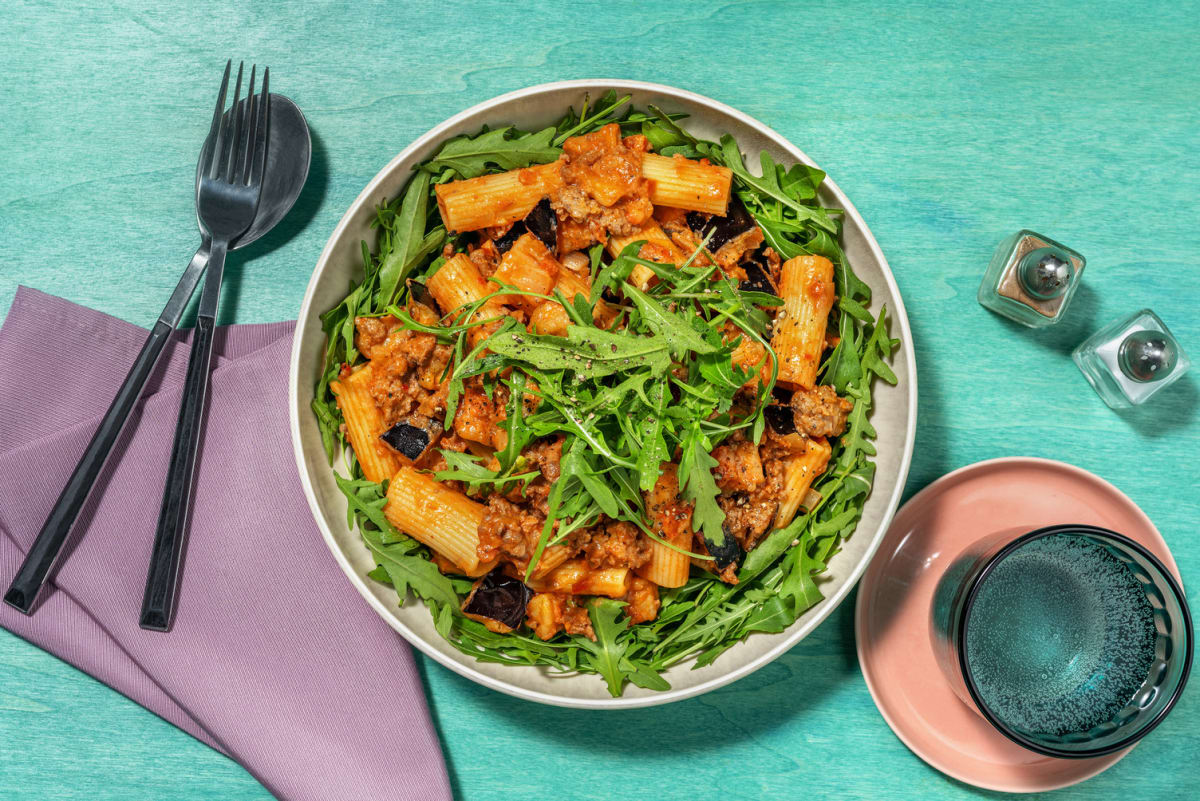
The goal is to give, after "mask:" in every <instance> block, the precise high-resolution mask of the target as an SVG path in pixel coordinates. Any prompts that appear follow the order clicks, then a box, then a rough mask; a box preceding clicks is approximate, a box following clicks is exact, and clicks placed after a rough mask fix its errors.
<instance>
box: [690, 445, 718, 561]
mask: <svg viewBox="0 0 1200 801" xmlns="http://www.w3.org/2000/svg"><path fill="white" fill-rule="evenodd" d="M688 444H689V445H690V446H691V448H690V450H689V451H687V452H685V454H684V456H683V458H681V459H680V461H679V495H680V497H681V498H683V499H684V500H686V501H691V503H692V527H693V528H694V529H695V530H697V531H702V532H704V537H705V538H706V539H708V540H710V541H712V542H713V543H715V544H717V545H720V544H721V543H724V542H725V529H724V527H723V524H724V523H725V512H724V511H722V510H721V507H720V506H719V505H718V504H717V496H718V495H719V494H720V490H718V489H717V482H716V481H715V480H714V479H713V476H712V469H713V468H714V467H716V466H717V460H716V459H714V458H713V457H712V454H710V453H709V452H708V451H706V450H704V446H703V445H702V443H701V441H700V439H699V438H695V437H693V438H691V439H689V441H688ZM689 456H690V458H689Z"/></svg>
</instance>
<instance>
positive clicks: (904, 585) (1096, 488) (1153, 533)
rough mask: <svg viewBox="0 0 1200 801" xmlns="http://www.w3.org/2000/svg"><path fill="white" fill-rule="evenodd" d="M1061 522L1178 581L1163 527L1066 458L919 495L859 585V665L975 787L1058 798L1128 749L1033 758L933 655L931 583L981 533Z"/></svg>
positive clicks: (1000, 470)
mask: <svg viewBox="0 0 1200 801" xmlns="http://www.w3.org/2000/svg"><path fill="white" fill-rule="evenodd" d="M1056 523H1090V524H1092V525H1098V526H1103V527H1105V528H1110V529H1113V530H1114V531H1118V532H1120V533H1122V534H1125V535H1127V536H1129V537H1131V538H1132V539H1134V540H1137V541H1138V542H1139V543H1141V544H1142V545H1144V546H1146V547H1147V548H1148V549H1149V550H1150V551H1152V552H1153V553H1154V554H1155V555H1156V556H1158V558H1159V559H1161V560H1162V562H1163V564H1164V565H1166V566H1167V568H1168V569H1169V570H1170V571H1171V572H1172V573H1173V574H1174V575H1175V576H1176V577H1178V576H1179V568H1178V567H1176V565H1175V560H1174V559H1172V558H1171V552H1170V551H1169V550H1168V549H1167V544H1166V542H1164V541H1163V538H1162V535H1161V534H1159V533H1158V529H1156V528H1155V527H1154V524H1153V523H1151V522H1150V519H1149V518H1148V517H1146V515H1145V514H1144V513H1143V512H1142V510H1141V509H1139V508H1138V507H1137V506H1136V505H1135V504H1134V503H1133V501H1131V500H1129V498H1127V497H1126V496H1125V495H1124V493H1122V492H1121V491H1120V490H1118V489H1117V488H1116V487H1114V486H1113V485H1112V484H1109V483H1108V482H1107V481H1104V480H1103V479H1101V478H1098V477H1097V476H1094V475H1092V474H1091V473H1089V472H1087V471H1086V470H1082V469H1080V468H1078V467H1072V466H1071V465H1068V464H1063V463H1062V462H1054V461H1050V460H1048V459H1028V458H1007V459H992V460H990V461H986V462H979V463H977V464H973V465H969V466H967V467H963V468H960V469H958V470H955V471H954V472H952V473H949V474H947V475H945V476H942V477H941V478H940V479H938V480H937V481H935V482H933V483H932V484H930V485H929V486H928V487H926V488H925V489H923V490H921V491H920V492H919V493H917V494H916V495H914V496H913V497H912V498H911V499H910V500H909V501H908V503H906V504H905V505H904V507H903V508H902V509H901V510H900V511H899V512H898V513H897V514H896V517H895V519H894V520H893V521H892V525H891V527H890V528H889V529H888V532H887V534H886V536H885V537H884V539H883V543H882V544H881V545H880V546H879V551H878V553H877V554H876V555H875V558H874V559H873V560H872V562H871V565H870V567H868V568H867V572H866V574H865V575H864V576H863V578H862V583H861V584H860V585H859V588H858V607H857V609H856V610H855V637H856V639H857V641H858V661H859V664H860V665H862V671H863V676H864V677H865V678H866V680H867V688H868V689H869V690H870V691H871V696H872V697H873V698H874V699H875V705H876V706H877V707H879V711H880V713H881V714H882V715H883V719H884V720H886V721H887V723H888V725H889V726H891V727H892V731H894V732H895V733H896V736H897V737H899V738H900V740H901V741H902V742H903V743H904V744H905V745H907V746H908V747H909V748H910V749H912V751H913V753H915V754H916V755H917V756H919V757H920V758H921V759H923V760H925V761H926V762H928V763H929V764H930V765H932V766H933V767H935V768H937V769H938V770H940V771H941V772H942V773H945V774H947V775H949V776H953V777H954V778H956V779H958V780H959V781H962V782H966V783H967V784H971V785H974V786H976V787H981V788H984V789H988V790H1001V791H1005V792H1013V793H1029V792H1039V791H1045V790H1054V789H1057V788H1059V787H1066V786H1067V785H1070V784H1075V783H1076V782H1081V781H1083V780H1084V779H1087V778H1090V777H1092V776H1095V775H1096V774H1097V773H1100V772H1101V771H1103V770H1104V769H1106V768H1108V767H1109V766H1110V765H1113V764H1115V763H1116V762H1117V760H1119V759H1120V758H1121V757H1123V756H1125V754H1127V753H1129V751H1130V749H1126V750H1124V751H1120V752H1117V753H1115V754H1109V755H1107V756H1103V757H1096V758H1094V759H1054V758H1050V757H1045V756H1041V755H1040V754H1035V753H1034V752H1032V751H1027V750H1026V749H1024V748H1021V747H1020V746H1019V745H1017V744H1016V743H1014V742H1012V741H1011V740H1009V739H1007V738H1006V737H1004V736H1003V735H1002V734H1000V733H999V732H998V731H996V730H995V729H993V728H992V727H991V726H990V725H989V724H988V722H987V721H985V720H984V719H983V718H982V717H981V716H980V715H979V714H978V713H977V712H975V711H974V710H973V709H970V708H968V707H967V706H966V705H965V704H963V702H962V701H960V700H959V698H958V696H956V695H955V694H954V691H953V690H951V689H950V685H949V683H948V682H947V680H946V679H945V676H944V674H943V673H942V672H941V669H940V668H939V667H938V664H937V662H936V661H935V658H934V654H933V648H932V646H931V644H930V606H931V604H932V601H933V591H934V587H935V585H936V584H937V582H938V580H939V579H940V578H941V576H942V573H943V572H944V571H945V569H946V567H947V566H948V565H949V564H951V563H952V562H953V561H954V559H955V558H956V557H957V556H958V555H959V554H960V553H961V552H962V551H963V550H964V549H965V547H966V546H967V545H969V544H970V543H971V542H972V540H973V539H974V536H975V535H983V534H987V533H990V532H993V531H998V530H1001V529H1005V528H1010V527H1017V526H1025V527H1027V528H1028V529H1030V530H1033V529H1036V528H1041V527H1042V526H1049V525H1054V524H1056Z"/></svg>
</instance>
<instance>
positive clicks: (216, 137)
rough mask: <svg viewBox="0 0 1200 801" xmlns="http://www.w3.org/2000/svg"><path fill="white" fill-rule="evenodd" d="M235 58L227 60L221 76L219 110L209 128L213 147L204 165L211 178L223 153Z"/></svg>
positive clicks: (218, 96) (218, 97) (205, 172)
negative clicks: (227, 93) (225, 121)
mask: <svg viewBox="0 0 1200 801" xmlns="http://www.w3.org/2000/svg"><path fill="white" fill-rule="evenodd" d="M232 66H233V59H229V60H228V61H226V62H225V76H224V77H223V78H221V91H220V92H219V93H218V94H217V110H216V111H214V112H213V120H212V126H211V127H210V128H209V130H208V138H209V141H211V142H212V149H211V150H210V151H209V153H208V161H207V162H206V163H205V165H204V174H205V175H207V176H209V177H210V178H212V177H214V176H216V168H217V163H218V159H219V158H220V155H219V154H220V153H221V129H222V128H223V127H224V126H223V123H224V119H225V117H224V114H225V93H226V92H227V91H228V90H229V70H230V68H231V67H232Z"/></svg>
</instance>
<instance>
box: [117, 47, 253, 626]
mask: <svg viewBox="0 0 1200 801" xmlns="http://www.w3.org/2000/svg"><path fill="white" fill-rule="evenodd" d="M231 67H232V62H229V63H227V64H226V65H225V75H224V77H223V78H222V80H221V91H220V94H219V95H218V97H217V107H216V111H215V112H214V113H213V121H212V133H211V136H210V139H211V141H212V143H213V145H212V151H211V152H210V153H209V162H208V164H207V165H206V166H205V167H204V168H203V169H202V173H203V175H202V177H201V180H200V189H199V192H198V194H197V196H196V210H197V216H198V217H199V219H200V225H201V227H203V228H204V230H205V232H206V233H207V234H208V236H209V238H210V240H211V242H210V245H209V257H208V274H207V275H206V276H205V279H204V289H203V290H202V291H201V294H200V307H199V311H198V313H197V316H196V329H195V331H194V333H193V338H192V352H191V356H190V359H189V361H188V369H187V378H186V381H185V383H184V388H183V398H182V400H181V403H180V407H179V420H178V422H177V424H176V428H175V441H174V444H173V445H172V448H171V461H170V465H169V467H168V471H167V482H166V486H165V487H164V489H163V499H162V508H161V509H160V511H159V517H158V527H157V529H156V531H155V534H154V551H153V553H152V555H151V557H150V569H149V572H148V574H147V576H146V592H145V595H144V596H143V599H142V612H141V620H140V625H141V627H142V628H144V629H150V630H153V631H169V630H170V628H171V623H172V621H173V619H174V615H175V606H176V598H177V594H178V585H179V568H180V565H181V564H182V560H183V551H184V543H185V541H186V538H187V530H188V524H189V518H190V512H191V500H192V484H193V479H194V475H195V468H196V453H197V451H198V450H199V445H200V434H201V429H202V426H203V421H204V407H205V403H206V401H207V399H208V381H209V374H210V371H211V366H212V348H213V334H214V331H215V329H216V317H217V303H218V300H219V298H220V294H221V278H222V274H223V272H224V267H225V254H226V253H227V252H228V250H229V245H230V243H231V242H233V241H235V240H236V239H237V238H238V237H239V236H241V235H242V234H243V233H245V232H246V229H248V228H249V227H250V224H251V223H252V222H253V221H254V214H255V212H256V211H257V209H258V201H259V196H260V194H261V189H262V176H263V171H264V170H265V168H266V156H267V153H266V151H267V129H268V126H269V125H270V108H271V104H270V101H269V97H270V94H269V93H270V88H269V81H270V70H269V69H264V70H263V77H262V88H261V90H260V92H259V94H258V97H257V99H256V98H255V95H254V80H255V72H256V68H255V67H252V68H251V70H250V83H249V87H248V90H247V93H246V98H245V99H244V100H240V94H241V88H242V68H243V65H241V64H239V65H238V73H237V82H236V84H235V86H234V92H233V105H232V106H231V107H230V109H229V111H228V112H226V111H225V98H226V94H227V92H228V89H229V75H230V70H231Z"/></svg>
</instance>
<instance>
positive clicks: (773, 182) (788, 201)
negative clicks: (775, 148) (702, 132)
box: [721, 134, 837, 233]
mask: <svg viewBox="0 0 1200 801" xmlns="http://www.w3.org/2000/svg"><path fill="white" fill-rule="evenodd" d="M721 151H722V153H724V156H725V166H727V167H729V169H731V170H733V174H734V175H735V176H737V178H738V180H740V181H741V182H742V183H743V184H745V185H746V186H748V187H750V188H751V189H754V190H755V191H757V192H759V193H760V194H762V195H766V196H767V197H769V198H772V199H774V200H776V201H778V202H779V203H782V204H783V205H784V206H787V207H788V208H789V209H791V210H792V211H793V212H794V213H795V214H796V216H797V217H798V218H799V219H801V220H807V221H810V222H812V223H813V224H814V225H817V226H819V227H821V228H824V229H825V230H827V231H830V232H832V233H836V232H837V224H836V223H834V222H833V220H832V219H830V217H829V215H828V214H827V213H826V212H825V210H824V209H822V208H819V207H815V206H807V205H805V204H804V203H801V202H800V200H799V199H798V198H796V197H793V196H792V194H790V193H789V192H788V191H787V190H785V189H784V188H783V187H782V186H780V184H779V177H778V175H777V173H776V171H775V163H774V162H773V161H772V160H771V157H770V156H769V155H768V154H767V152H766V151H765V150H764V151H763V152H762V155H761V157H760V160H761V162H762V168H763V174H762V175H761V176H757V175H752V174H751V173H750V171H749V170H747V169H746V165H745V164H744V163H743V162H742V151H740V150H739V149H738V146H737V141H736V140H734V138H733V137H732V136H730V135H729V134H725V135H724V136H722V137H721ZM796 186H797V183H793V184H791V185H790V187H789V188H795V187H796Z"/></svg>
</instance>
